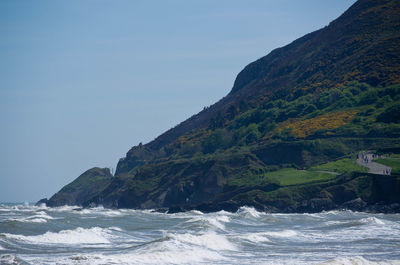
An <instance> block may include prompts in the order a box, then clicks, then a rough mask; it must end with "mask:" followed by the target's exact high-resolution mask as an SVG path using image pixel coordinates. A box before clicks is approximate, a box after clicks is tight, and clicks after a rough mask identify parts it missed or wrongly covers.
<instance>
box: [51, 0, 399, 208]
mask: <svg viewBox="0 0 400 265" xmlns="http://www.w3.org/2000/svg"><path fill="white" fill-rule="evenodd" d="M399 14H400V2H399V1H393V0H392V1H390V0H385V1H384V0H359V1H357V2H356V3H355V4H354V5H353V6H352V7H351V8H350V9H349V10H347V11H346V12H345V13H344V14H343V15H342V16H340V17H339V18H338V19H336V20H334V21H333V22H331V23H330V24H329V26H327V27H325V28H323V29H320V30H317V31H315V32H313V33H310V34H307V35H305V36H304V37H302V38H300V39H298V40H296V41H294V42H292V43H291V44H289V45H287V46H285V47H282V48H279V49H276V50H274V51H272V52H271V53H270V54H268V55H267V56H265V57H262V58H260V59H259V60H257V61H255V62H253V63H251V64H249V65H248V66H246V67H245V68H244V69H243V70H242V71H241V72H240V73H239V75H238V76H237V78H236V80H235V83H234V86H233V88H232V90H231V92H230V93H229V94H228V95H227V96H226V97H224V98H223V99H221V100H220V101H219V102H217V103H216V104H214V105H213V106H211V107H209V108H207V109H205V110H203V111H202V112H200V113H199V114H197V115H194V116H192V117H191V118H190V119H188V120H186V121H184V122H182V123H181V124H179V125H178V126H176V127H175V128H173V129H171V130H169V131H167V132H165V133H164V134H162V135H160V136H159V137H158V138H156V139H155V140H154V141H152V142H150V143H148V144H145V145H139V146H135V147H133V148H131V149H130V150H129V152H128V153H127V155H126V157H125V158H122V159H121V160H120V161H119V163H118V167H117V171H116V176H115V177H113V178H112V180H111V182H110V183H109V184H108V185H100V184H99V187H98V188H97V189H96V192H94V193H90V195H91V196H85V197H84V198H80V199H76V200H75V201H74V203H76V204H80V205H85V206H88V205H91V204H103V205H104V206H108V207H124V208H125V207H127V208H171V209H177V210H178V209H193V208H196V209H202V210H218V209H227V210H234V209H236V208H237V207H238V206H240V205H253V206H255V207H257V208H260V209H275V210H276V211H305V210H307V209H308V210H309V211H317V210H323V209H333V208H335V207H340V206H341V205H344V204H345V205H350V204H346V203H347V202H348V201H352V200H356V199H360V198H361V199H360V200H361V201H362V203H361V204H360V203H358V204H357V203H356V204H357V205H358V206H360V205H364V206H365V207H367V206H368V207H370V206H371V205H372V204H376V203H380V202H382V200H383V201H384V202H385V203H399V202H400V195H398V194H400V193H398V190H399V185H400V177H398V176H390V177H389V176H388V177H385V178H382V180H379V179H377V178H376V176H373V175H368V174H366V173H365V172H364V171H363V169H359V168H358V169H357V170H355V169H354V168H357V167H356V166H355V165H354V163H353V162H354V161H353V162H352V159H353V157H354V156H355V155H356V154H357V153H358V152H359V151H361V150H371V149H372V150H378V151H380V152H382V153H384V152H385V150H389V148H390V150H392V151H393V150H399V148H400V139H399V136H400V119H399V116H398V115H397V113H398V112H399V110H400V15H399ZM349 158H350V159H349ZM343 159H347V160H343ZM337 161H338V162H337ZM327 162H330V163H333V164H334V165H336V168H337V171H338V173H337V174H335V173H333V174H332V172H319V171H316V170H313V169H312V168H313V167H315V166H316V165H321V164H324V163H327ZM343 163H345V164H346V165H347V167H345V168H346V170H341V169H343ZM296 168H297V169H299V168H301V169H304V168H306V169H307V170H302V171H296ZM354 171H358V172H354ZM92 187H93V186H92ZM87 188H89V187H87ZM82 189H85V187H82ZM382 190H386V191H387V194H386V195H385V196H386V197H385V196H383V195H382V194H381V192H380V191H382ZM63 194H64V193H63ZM63 196H67V194H64V195H63ZM68 196H69V195H68ZM73 196H75V195H73ZM61 197H62V196H61ZM75 197H76V196H75ZM58 201H62V198H59V199H58ZM358 202H359V201H358ZM52 203H53V204H54V199H52V198H51V199H50V200H49V204H52ZM351 205H353V206H354V204H351ZM358 206H357V207H358ZM354 207H356V206H354ZM396 209H397V208H396Z"/></svg>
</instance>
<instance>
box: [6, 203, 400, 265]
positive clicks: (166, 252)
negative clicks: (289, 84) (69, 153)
mask: <svg viewBox="0 0 400 265" xmlns="http://www.w3.org/2000/svg"><path fill="white" fill-rule="evenodd" d="M0 264H2V265H3V264H35V265H36V264H60V265H61V264H88V265H89V264H90V265H92V264H94V265H96V264H99V265H100V264H400V214H368V213H357V212H351V211H331V212H323V213H317V214H267V213H261V212H257V211H256V210H255V209H253V208H249V207H242V208H241V209H239V211H237V212H236V213H228V212H224V211H220V212H216V213H208V214H203V213H201V212H198V211H191V212H186V213H177V214H165V213H157V212H152V211H141V210H114V209H104V208H101V207H100V208H92V209H82V208H79V207H71V206H68V207H59V208H47V207H44V206H43V207H36V206H32V205H27V204H25V205H10V204H1V205H0Z"/></svg>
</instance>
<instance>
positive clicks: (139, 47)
mask: <svg viewBox="0 0 400 265" xmlns="http://www.w3.org/2000/svg"><path fill="white" fill-rule="evenodd" d="M354 2H355V1H354V0H351V1H345V0H340V1H338V0H327V1H323V2H322V1H316V0H305V1H301V2H300V1H296V3H293V1H279V2H276V1H248V2H241V1H218V2H215V1H209V0H207V1H201V2H193V1H190V2H187V1H171V2H168V3H167V2H158V1H143V2H139V1H118V2H114V1H113V2H112V1H97V2H93V1H68V2H58V1H35V2H33V1H11V0H10V1H8V0H6V1H1V2H0V22H1V23H0V34H1V38H2V42H1V44H0V55H1V58H2V60H1V62H0V69H1V74H0V75H1V78H0V95H1V96H0V109H1V111H0V113H1V115H0V122H1V124H2V130H1V137H0V143H1V147H2V148H1V149H0V150H1V151H0V158H1V159H0V161H1V162H0V166H1V168H2V173H1V175H0V178H1V181H0V184H1V185H0V202H17V201H18V202H23V201H29V202H35V201H37V200H39V199H41V198H44V197H50V196H51V195H53V194H54V193H55V192H57V191H58V190H59V189H60V188H62V187H63V186H64V185H66V184H67V183H69V182H71V181H72V180H74V179H75V178H76V177H78V176H79V175H80V174H82V173H83V172H84V171H86V170H87V169H89V168H91V167H95V166H98V167H111V168H114V169H115V167H116V165H117V162H118V159H119V158H121V157H123V156H125V154H126V152H127V151H128V150H129V149H130V148H131V147H132V146H134V145H137V144H138V143H139V142H143V143H147V142H149V141H151V140H153V139H154V138H156V137H157V136H158V135H160V134H161V133H163V132H164V131H166V130H168V129H170V128H172V127H174V126H175V125H177V124H179V123H180V122H182V121H183V120H185V119H187V118H189V117H190V116H192V115H193V114H196V113H197V112H199V111H201V110H202V109H203V107H205V106H209V105H211V104H213V103H215V102H217V101H218V100H219V99H221V98H222V97H224V96H225V95H226V94H227V93H228V92H229V91H230V89H231V88H232V85H233V82H234V80H235V77H236V75H237V74H238V73H239V72H240V70H242V69H243V68H244V67H245V66H246V65H247V64H249V63H250V62H252V61H254V60H256V59H258V58H260V57H262V56H264V55H266V54H268V53H269V52H270V51H271V50H273V49H275V48H278V47H282V46H284V45H286V44H289V43H290V42H292V41H294V40H295V39H297V38H299V37H301V36H303V35H304V34H307V33H309V32H312V31H315V30H317V29H319V28H322V27H324V26H326V25H328V24H329V22H331V21H332V20H333V19H336V18H337V17H338V16H340V15H341V14H342V13H343V12H344V11H345V10H346V9H347V8H348V7H350V5H351V4H353V3H354Z"/></svg>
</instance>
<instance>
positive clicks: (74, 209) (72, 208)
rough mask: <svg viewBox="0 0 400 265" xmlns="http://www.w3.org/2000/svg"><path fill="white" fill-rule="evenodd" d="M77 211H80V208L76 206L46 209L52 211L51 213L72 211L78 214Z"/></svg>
mask: <svg viewBox="0 0 400 265" xmlns="http://www.w3.org/2000/svg"><path fill="white" fill-rule="evenodd" d="M77 209H79V210H80V209H82V207H80V206H77V205H72V206H71V205H64V206H60V207H51V208H48V210H49V211H52V212H72V211H74V212H78V211H76V210H77Z"/></svg>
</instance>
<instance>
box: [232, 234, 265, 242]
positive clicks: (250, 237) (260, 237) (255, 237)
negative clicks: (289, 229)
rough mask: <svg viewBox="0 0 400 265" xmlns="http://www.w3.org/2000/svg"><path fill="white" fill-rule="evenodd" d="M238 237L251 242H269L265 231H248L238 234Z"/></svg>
mask: <svg viewBox="0 0 400 265" xmlns="http://www.w3.org/2000/svg"><path fill="white" fill-rule="evenodd" d="M239 238H241V239H244V240H247V241H250V242H253V243H263V242H271V240H269V239H268V237H267V235H266V234H265V233H262V232H261V233H249V234H244V235H241V236H239Z"/></svg>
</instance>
